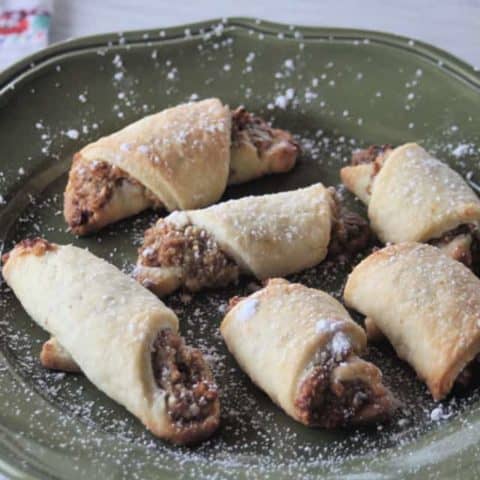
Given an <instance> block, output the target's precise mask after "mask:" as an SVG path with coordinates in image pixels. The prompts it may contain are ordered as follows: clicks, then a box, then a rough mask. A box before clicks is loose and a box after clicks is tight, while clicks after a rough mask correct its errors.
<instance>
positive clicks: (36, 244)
mask: <svg viewBox="0 0 480 480" xmlns="http://www.w3.org/2000/svg"><path fill="white" fill-rule="evenodd" d="M56 249H57V245H55V244H54V243H50V242H48V241H47V240H45V239H43V238H40V237H35V238H26V239H24V240H22V241H20V242H18V243H17V244H16V245H15V247H14V248H13V249H12V250H10V252H7V253H5V254H4V255H2V262H3V264H5V263H7V262H8V259H9V258H10V256H11V255H12V254H15V255H24V254H27V253H28V254H30V253H33V255H36V256H37V257H41V256H42V255H44V254H45V252H48V251H54V250H56Z"/></svg>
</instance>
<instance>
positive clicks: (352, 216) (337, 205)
mask: <svg viewBox="0 0 480 480" xmlns="http://www.w3.org/2000/svg"><path fill="white" fill-rule="evenodd" d="M332 190H333V189H332ZM332 193H333V198H334V205H333V222H332V231H331V235H330V243H329V246H328V254H329V255H330V256H337V255H347V256H348V255H354V254H355V253H357V252H359V251H361V250H363V249H364V248H366V247H367V246H368V244H369V243H370V241H371V239H372V234H371V231H370V226H369V224H368V222H367V221H366V220H365V219H364V218H362V217H361V216H360V215H358V214H356V213H355V212H352V211H350V210H348V209H347V208H345V207H344V206H343V204H342V201H341V199H340V198H339V197H338V195H337V194H336V193H335V191H334V190H333V192H332Z"/></svg>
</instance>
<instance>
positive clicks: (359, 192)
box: [340, 143, 480, 266]
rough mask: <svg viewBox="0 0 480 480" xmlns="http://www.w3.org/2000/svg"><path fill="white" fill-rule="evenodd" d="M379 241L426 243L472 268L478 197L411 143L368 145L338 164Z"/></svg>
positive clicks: (479, 220) (478, 242)
mask: <svg viewBox="0 0 480 480" xmlns="http://www.w3.org/2000/svg"><path fill="white" fill-rule="evenodd" d="M340 174H341V177H342V181H343V183H344V184H345V186H346V187H347V188H348V189H349V190H350V191H352V192H353V193H354V194H355V195H356V196H357V197H358V198H360V200H362V201H363V202H364V203H365V204H367V205H368V217H369V219H370V223H371V227H372V229H373V230H374V231H375V233H376V234H377V235H378V237H379V238H380V240H382V241H383V242H384V243H400V242H424V243H426V242H428V243H431V244H434V245H435V246H437V247H440V248H442V249H444V250H445V251H446V252H447V253H448V254H449V255H450V256H452V257H453V258H455V259H457V260H460V261H462V262H463V263H465V264H467V265H469V266H472V265H473V264H475V263H477V262H478V260H480V233H479V224H480V199H479V198H478V197H477V195H476V194H475V192H474V191H473V190H472V189H471V188H470V187H469V185H468V184H467V182H466V181H465V180H464V179H463V178H462V177H461V176H460V175H459V174H458V173H457V172H455V171H454V170H452V169H451V168H450V167H449V166H448V165H447V164H446V163H443V162H441V161H440V160H437V159H436V158H434V157H433V156H432V155H431V154H429V153H428V152H426V151H425V150H424V149H423V148H422V147H420V146H418V145H416V144H415V143H407V144H405V145H402V146H400V147H397V148H395V149H393V148H392V147H391V146H389V145H383V146H381V147H377V146H372V147H370V148H369V149H367V150H362V151H360V152H357V153H355V154H354V155H353V157H352V165H351V166H348V167H344V168H342V170H341V172H340Z"/></svg>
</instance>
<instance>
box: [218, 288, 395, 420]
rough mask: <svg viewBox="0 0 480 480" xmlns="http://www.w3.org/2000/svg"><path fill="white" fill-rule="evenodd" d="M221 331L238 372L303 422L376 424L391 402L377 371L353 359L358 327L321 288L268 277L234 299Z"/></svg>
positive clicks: (362, 340)
mask: <svg viewBox="0 0 480 480" xmlns="http://www.w3.org/2000/svg"><path fill="white" fill-rule="evenodd" d="M220 330H221V333H222V336H223V338H224V340H225V342H226V344H227V347H228V349H229V351H230V353H231V354H232V355H233V356H234V357H235V359H236V360H237V362H238V364H239V365H240V367H241V368H242V370H243V371H245V372H246V373H247V374H248V376H249V377H250V378H251V379H252V381H253V382H254V383H255V384H256V385H257V386H258V387H259V388H261V389H262V390H264V391H265V392H266V393H267V394H268V395H269V397H270V398H271V399H272V400H273V401H274V402H275V403H276V404H277V405H278V406H280V407H281V408H282V409H283V410H284V411H285V412H286V413H287V414H288V415H290V416H291V417H292V418H294V419H295V420H297V421H299V422H301V423H303V424H305V425H308V426H318V427H324V428H335V427H339V426H346V425H349V424H359V423H366V422H375V421H379V420H382V419H385V418H387V417H389V416H390V414H391V413H392V412H393V410H394V409H395V407H396V405H397V403H396V401H395V400H394V399H393V397H392V395H391V393H390V392H389V390H388V389H387V388H385V386H384V385H383V384H382V375H381V373H380V370H379V369H378V368H377V367H376V366H374V365H373V364H372V363H370V362H366V361H365V360H362V359H361V358H360V357H359V355H361V353H362V352H363V351H364V349H365V347H366V343H367V339H366V336H365V333H364V331H363V329H362V328H361V327H360V326H358V325H357V324H356V323H355V322H354V321H353V320H352V319H351V318H350V316H349V314H348V312H347V311H346V310H345V308H344V307H343V306H342V305H341V304H340V303H339V302H338V301H337V300H335V299H334V298H333V297H331V296H330V295H328V294H327V293H325V292H322V291H320V290H316V289H312V288H307V287H305V286H303V285H300V284H294V283H289V282H288V281H286V280H282V279H273V280H270V281H269V282H268V283H267V285H266V287H265V288H263V289H261V290H259V291H257V292H255V293H253V294H252V295H250V296H248V297H246V298H238V297H237V298H235V299H233V301H231V309H230V311H229V312H228V313H227V315H226V316H225V318H224V320H223V322H222V324H221V326H220Z"/></svg>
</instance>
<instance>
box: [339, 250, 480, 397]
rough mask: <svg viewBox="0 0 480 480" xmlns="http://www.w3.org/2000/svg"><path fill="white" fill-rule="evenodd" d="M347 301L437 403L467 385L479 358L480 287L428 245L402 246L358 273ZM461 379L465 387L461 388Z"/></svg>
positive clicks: (351, 278) (347, 291)
mask: <svg viewBox="0 0 480 480" xmlns="http://www.w3.org/2000/svg"><path fill="white" fill-rule="evenodd" d="M344 299H345V302H346V304H347V305H348V306H350V307H351V308H354V309H355V310H357V311H359V312H361V313H362V314H364V315H365V316H367V317H368V321H369V330H370V331H372V333H374V334H375V335H377V334H378V331H380V332H381V333H382V334H383V335H385V336H386V337H387V339H388V340H389V341H390V343H391V344H392V346H393V348H394V349H395V350H396V352H397V354H398V356H399V357H400V358H401V359H403V360H405V361H406V362H408V363H409V364H410V365H411V366H412V367H413V368H414V369H415V371H416V372H417V374H418V376H419V377H420V378H421V379H422V380H424V381H425V382H426V384H427V386H428V388H429V389H430V392H431V393H432V396H433V398H434V399H435V400H441V399H442V398H444V397H445V396H446V395H448V393H449V392H450V390H451V389H452V387H453V385H454V383H455V382H457V381H459V379H463V380H464V379H465V378H467V377H468V376H469V375H468V373H469V371H470V369H471V368H473V364H472V365H470V364H471V363H472V362H473V361H474V359H475V358H476V357H477V355H478V354H479V353H480V280H479V279H478V278H477V277H476V276H475V275H474V274H473V273H472V272H471V271H470V270H469V269H468V268H467V267H466V266H465V265H463V264H462V263H460V262H457V261H456V260H453V259H451V258H450V257H448V256H447V255H445V254H444V253H443V252H442V251H441V250H439V249H438V248H435V247H433V246H431V245H427V244H419V243H400V244H397V245H391V246H388V247H386V248H384V249H382V250H379V251H377V252H375V253H373V254H372V255H370V256H369V257H367V258H366V259H365V260H363V261H362V262H361V263H360V264H359V265H357V266H356V267H355V269H354V270H353V272H352V273H351V274H350V276H349V277H348V281H347V284H346V286H345V293H344ZM463 380H462V383H463Z"/></svg>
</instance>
